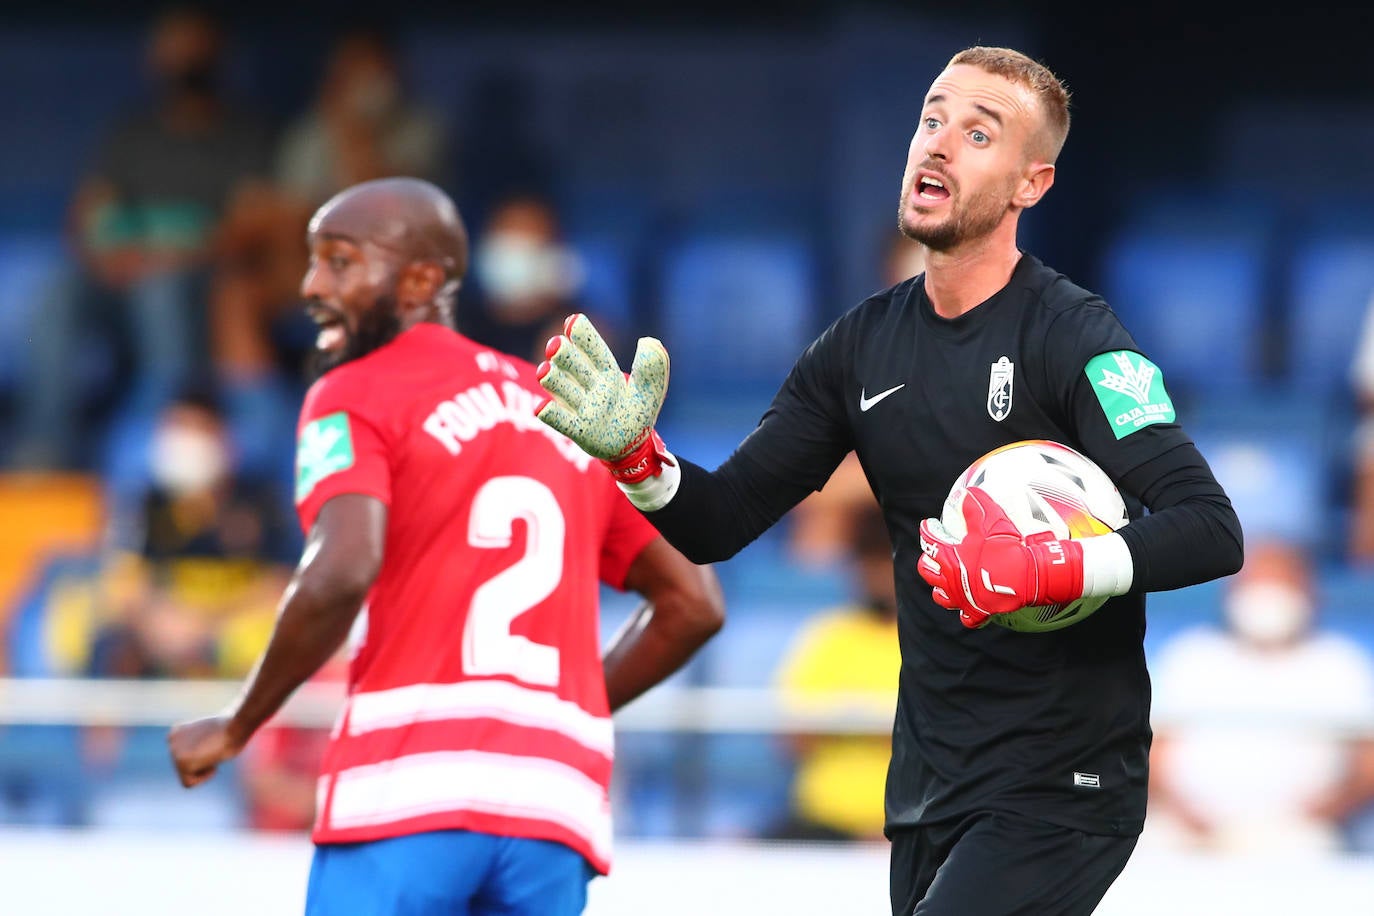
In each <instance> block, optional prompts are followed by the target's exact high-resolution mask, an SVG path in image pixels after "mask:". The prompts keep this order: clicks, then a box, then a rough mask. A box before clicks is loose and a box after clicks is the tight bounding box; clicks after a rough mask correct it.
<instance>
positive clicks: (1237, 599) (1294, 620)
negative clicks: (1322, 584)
mask: <svg viewBox="0 0 1374 916" xmlns="http://www.w3.org/2000/svg"><path fill="white" fill-rule="evenodd" d="M1311 619H1312V602H1311V600H1310V599H1309V598H1308V597H1307V595H1306V594H1304V593H1303V592H1302V591H1301V590H1300V589H1297V588H1294V587H1292V586H1289V585H1283V584H1280V583H1278V582H1255V583H1252V584H1250V585H1242V586H1239V587H1237V588H1236V589H1235V590H1234V591H1233V592H1232V593H1231V595H1230V597H1228V598H1227V600H1226V620H1227V622H1229V623H1230V625H1231V626H1232V628H1233V629H1235V631H1236V632H1237V633H1239V634H1240V635H1241V636H1242V637H1243V638H1245V639H1246V640H1248V641H1250V642H1253V643H1259V644H1262V645H1275V644H1281V643H1286V642H1291V641H1292V640H1293V639H1295V638H1296V637H1297V636H1299V635H1300V634H1301V633H1302V632H1303V631H1304V630H1306V629H1307V626H1308V623H1309V622H1310V620H1311Z"/></svg>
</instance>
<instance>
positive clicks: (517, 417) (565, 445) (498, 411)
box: [424, 382, 592, 471]
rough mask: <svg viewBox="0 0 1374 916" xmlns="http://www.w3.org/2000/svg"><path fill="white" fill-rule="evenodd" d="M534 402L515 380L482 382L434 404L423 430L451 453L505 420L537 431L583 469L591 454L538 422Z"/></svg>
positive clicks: (458, 451)
mask: <svg viewBox="0 0 1374 916" xmlns="http://www.w3.org/2000/svg"><path fill="white" fill-rule="evenodd" d="M534 405H535V396H534V395H533V394H532V393H530V392H529V391H527V390H525V389H524V388H522V387H520V386H519V385H517V384H516V383H515V382H502V383H501V390H500V392H498V391H497V390H496V386H495V385H494V384H492V383H491V382H483V383H482V384H480V385H474V386H473V387H471V388H469V389H467V390H466V391H462V392H459V393H458V394H455V395H454V396H453V397H451V398H447V399H445V400H442V401H440V402H439V403H438V404H437V405H435V407H434V409H433V410H432V411H430V414H429V416H428V417H426V418H425V423H424V430H425V432H427V433H429V434H430V435H431V436H433V437H434V438H435V439H437V440H439V443H440V444H441V445H443V447H444V448H446V449H448V452H449V454H450V455H459V454H462V451H463V444H464V443H467V442H471V441H472V440H473V439H476V438H477V437H478V436H480V435H481V434H482V433H484V432H487V431H488V430H490V429H493V428H495V427H496V426H497V425H499V424H507V425H510V426H513V427H515V428H516V429H517V430H519V431H520V432H526V433H538V434H539V435H541V436H543V437H544V438H546V439H548V440H549V441H550V442H552V443H553V445H554V448H556V449H557V450H558V454H559V455H561V456H562V457H563V458H564V459H566V460H568V461H570V462H572V463H573V464H574V465H576V466H577V469H578V470H580V471H584V470H586V469H587V466H588V465H589V464H591V461H592V459H591V457H590V456H589V455H588V454H587V453H586V452H584V451H582V449H580V448H578V447H577V446H576V445H575V444H574V443H573V441H572V440H571V439H569V438H567V437H566V436H564V435H562V434H561V433H557V432H555V431H554V430H552V429H551V428H549V427H548V426H546V425H544V424H543V423H541V422H539V419H538V418H537V417H536V416H535V415H534Z"/></svg>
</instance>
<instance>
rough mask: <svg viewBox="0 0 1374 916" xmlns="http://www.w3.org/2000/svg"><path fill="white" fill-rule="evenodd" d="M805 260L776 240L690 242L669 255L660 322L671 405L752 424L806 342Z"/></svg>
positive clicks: (810, 294) (809, 301) (796, 245)
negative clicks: (743, 417)
mask: <svg viewBox="0 0 1374 916" xmlns="http://www.w3.org/2000/svg"><path fill="white" fill-rule="evenodd" d="M813 301H814V290H813V284H812V261H811V253H810V251H809V250H808V247H807V245H806V244H805V243H804V242H802V241H801V240H800V239H798V238H796V237H792V236H786V235H781V234H773V235H757V236H742V235H741V236H733V235H718V236H707V235H701V236H695V237H692V238H689V239H687V240H686V241H684V242H683V243H682V244H680V245H678V246H675V248H674V249H673V250H672V251H670V252H669V254H668V256H667V259H666V263H665V265H664V270H663V276H662V312H661V314H660V316H659V322H660V325H661V326H662V329H663V330H662V333H663V337H664V339H665V340H667V341H669V342H670V344H669V347H670V352H671V353H672V355H673V386H674V393H675V399H676V400H677V401H678V402H679V405H681V402H683V401H686V400H689V399H698V400H701V399H704V400H709V401H712V402H713V403H715V404H718V405H720V407H721V409H722V410H726V409H728V408H729V406H730V405H732V404H738V403H740V402H741V401H744V402H746V403H748V404H750V405H751V407H750V412H751V413H753V415H754V416H755V418H757V415H758V413H757V411H756V410H755V407H756V406H757V405H766V404H767V401H768V400H769V399H770V398H771V396H772V394H773V393H774V392H775V391H776V390H777V386H778V384H779V383H780V382H781V381H782V378H783V376H784V375H785V374H786V373H787V370H788V369H789V368H791V365H792V363H793V362H794V361H795V360H796V358H797V356H798V355H799V354H800V353H801V351H802V349H803V348H804V347H805V346H806V343H807V342H808V340H809V337H810V334H811V331H812V326H811V324H812V323H811V318H812V314H813Z"/></svg>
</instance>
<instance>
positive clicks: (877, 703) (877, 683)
mask: <svg viewBox="0 0 1374 916" xmlns="http://www.w3.org/2000/svg"><path fill="white" fill-rule="evenodd" d="M853 532H854V536H853V541H852V557H853V563H854V573H855V585H856V586H857V596H856V600H855V602H854V603H853V604H852V605H847V606H845V607H840V608H835V609H832V610H829V611H825V612H823V613H821V614H819V615H817V616H816V617H815V618H813V619H812V620H810V621H808V622H807V623H806V624H805V625H804V626H803V627H802V629H801V631H800V632H799V633H798V634H797V636H796V637H795V639H794V641H793V643H792V645H791V646H790V647H789V649H788V651H787V654H786V655H785V656H784V659H783V662H782V665H781V667H780V669H779V671H778V676H777V683H778V688H779V690H780V691H781V692H782V695H783V701H784V702H785V703H787V704H788V705H790V706H792V707H794V708H797V709H805V710H807V711H812V712H815V711H823V712H831V713H842V712H844V711H845V710H853V709H855V708H856V704H858V706H860V707H862V708H863V709H864V710H865V711H867V710H870V709H873V710H880V711H882V712H884V713H887V712H890V711H891V710H892V708H893V703H894V699H893V698H894V697H895V695H896V690H897V675H898V671H899V670H900V668H901V654H900V651H899V649H898V646H897V591H896V585H895V584H894V580H893V575H892V544H891V541H890V540H889V538H888V533H887V525H886V523H885V522H884V521H883V517H882V513H881V512H879V511H878V507H877V506H876V504H875V505H873V506H872V507H869V508H867V509H864V510H862V511H859V512H858V513H856V516H855V523H854V528H853ZM793 750H794V752H795V754H796V758H797V772H796V781H795V783H794V785H793V790H792V798H793V809H792V812H791V815H790V819H789V821H788V822H787V823H785V824H783V825H781V826H780V827H779V828H778V829H777V830H776V831H775V832H774V834H773V835H774V837H775V838H777V839H809V840H847V839H866V840H877V839H881V838H882V830H883V786H884V785H885V783H886V779H887V766H888V761H889V760H890V759H891V757H892V743H891V740H890V739H889V738H888V737H887V736H886V735H882V736H876V735H828V736H827V735H802V736H798V737H796V738H795V739H794V740H793Z"/></svg>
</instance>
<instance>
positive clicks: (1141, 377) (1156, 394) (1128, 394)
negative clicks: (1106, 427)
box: [1083, 350, 1174, 439]
mask: <svg viewBox="0 0 1374 916" xmlns="http://www.w3.org/2000/svg"><path fill="white" fill-rule="evenodd" d="M1083 371H1084V372H1085V373H1087V376H1088V381H1090V382H1092V386H1093V394H1095V395H1097V401H1098V403H1099V404H1101V405H1102V412H1103V413H1105V414H1106V415H1107V422H1108V423H1110V424H1111V425H1112V432H1113V433H1115V434H1116V437H1117V438H1118V439H1123V438H1125V437H1126V436H1129V435H1130V434H1131V433H1133V432H1135V431H1136V430H1138V429H1142V428H1144V427H1146V426H1149V425H1150V424H1151V423H1172V422H1174V402H1173V401H1171V400H1170V399H1169V392H1167V391H1165V390H1164V376H1163V374H1162V373H1161V372H1160V371H1159V367H1158V366H1156V365H1155V364H1154V363H1152V362H1150V361H1149V360H1148V359H1146V358H1145V357H1144V356H1142V355H1141V354H1139V353H1135V352H1133V351H1131V350H1114V351H1112V352H1111V353H1099V354H1098V355H1097V356H1094V357H1093V358H1092V359H1090V360H1088V365H1087V368H1085V369H1084V370H1083Z"/></svg>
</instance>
